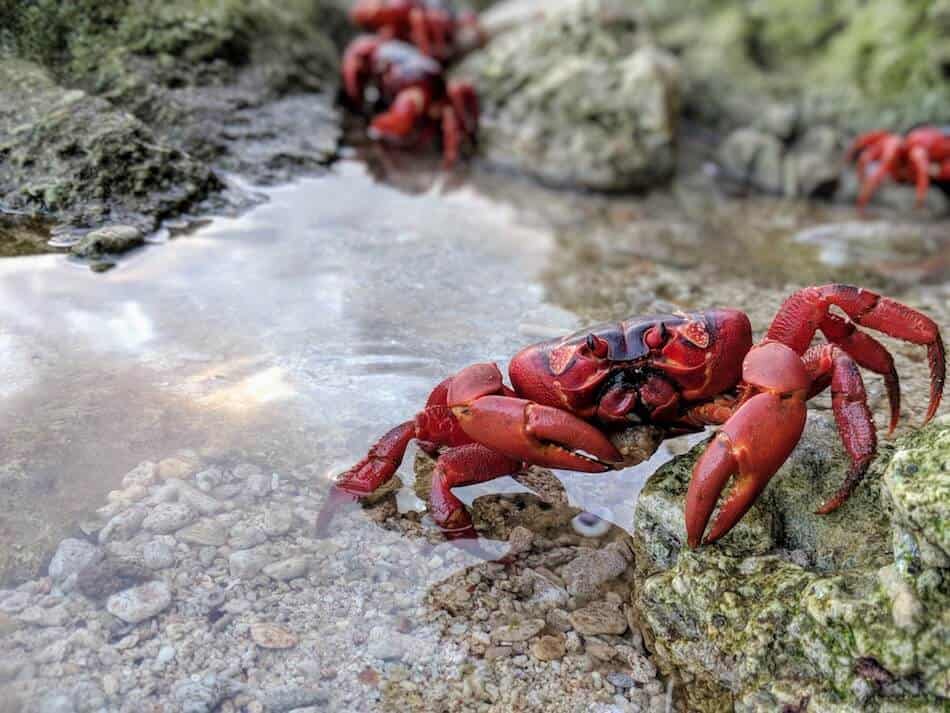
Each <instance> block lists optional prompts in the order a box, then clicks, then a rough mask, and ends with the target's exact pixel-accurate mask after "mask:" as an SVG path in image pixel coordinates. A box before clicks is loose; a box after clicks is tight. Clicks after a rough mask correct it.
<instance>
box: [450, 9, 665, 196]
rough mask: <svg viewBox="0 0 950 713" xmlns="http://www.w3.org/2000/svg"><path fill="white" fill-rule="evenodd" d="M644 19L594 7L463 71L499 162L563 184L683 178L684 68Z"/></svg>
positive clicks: (564, 16)
mask: <svg viewBox="0 0 950 713" xmlns="http://www.w3.org/2000/svg"><path fill="white" fill-rule="evenodd" d="M640 29H641V21H640V19H639V17H638V13H637V12H636V11H635V10H633V9H631V7H630V6H629V5H626V4H624V3H618V2H610V1H609V0H585V1H584V2H581V3H579V4H578V5H577V6H576V7H571V8H569V9H567V10H561V11H553V12H551V13H550V14H549V15H548V16H547V17H546V18H545V19H544V20H541V21H538V22H532V23H529V24H525V25H524V26H522V27H519V28H518V29H516V30H512V31H511V32H508V33H507V34H505V35H503V36H501V37H499V38H497V39H496V40H494V41H493V42H492V43H491V44H490V45H489V46H488V47H487V48H486V49H485V50H483V51H482V52H478V53H475V54H474V55H473V56H472V58H471V59H470V60H468V61H467V62H465V63H464V64H463V65H462V66H461V67H460V68H459V69H458V70H457V72H456V74H457V75H458V76H459V77H461V78H464V79H468V80H471V81H472V82H473V83H474V84H475V86H476V88H477V90H478V93H479V97H480V100H481V103H482V107H483V115H484V122H483V126H482V130H481V135H480V144H481V146H482V148H483V152H484V153H485V155H486V156H487V157H488V159H489V160H491V161H492V162H494V163H496V164H500V165H504V166H508V167H513V168H515V169H517V170H519V171H521V172H524V173H527V174H529V175H533V176H535V177H537V178H539V179H541V180H542V181H544V182H547V183H551V184H554V185H562V186H563V185H567V186H575V187H583V188H590V189H595V190H606V191H617V190H629V189H637V188H641V189H642V188H647V187H650V186H652V185H655V184H656V183H658V182H662V181H664V180H666V179H668V178H669V177H670V175H671V174H672V172H673V169H674V159H675V156H674V149H675V143H676V131H677V121H676V119H677V116H678V111H679V84H680V76H679V66H678V64H677V61H676V59H675V58H674V57H673V56H672V55H670V54H668V53H666V52H664V51H662V50H660V49H658V48H656V47H653V46H651V45H650V44H649V42H648V41H647V40H646V38H645V37H644V36H643V35H642V33H641V32H640Z"/></svg>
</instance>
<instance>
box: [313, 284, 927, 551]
mask: <svg viewBox="0 0 950 713" xmlns="http://www.w3.org/2000/svg"><path fill="white" fill-rule="evenodd" d="M832 307H836V308H838V309H839V310H841V312H843V313H844V315H846V316H841V315H839V314H836V313H834V312H832V311H831V308H832ZM859 326H863V327H866V328H870V329H874V330H877V331H880V332H883V333H884V334H887V335H890V336H892V337H895V338H898V339H902V340H905V341H908V342H911V343H914V344H920V345H924V346H926V347H927V350H928V357H929V362H930V406H929V409H928V412H927V420H928V421H929V420H930V419H931V418H932V417H933V416H934V414H935V412H936V410H937V407H938V406H939V404H940V400H941V396H942V394H943V385H944V378H945V363H944V345H943V341H942V340H941V336H940V332H939V330H938V328H937V325H936V324H935V323H934V322H933V321H932V320H931V319H930V318H929V317H927V316H926V315H924V314H922V313H920V312H918V311H916V310H914V309H911V308H910V307H907V306H905V305H903V304H901V303H899V302H896V301H894V300H891V299H888V298H887V297H882V296H880V295H877V294H875V293H874V292H870V291H868V290H865V289H861V288H859V287H853V286H850V285H838V284H834V285H825V286H822V287H807V288H805V289H802V290H800V291H798V292H796V293H794V294H793V295H792V296H791V297H789V298H788V299H787V300H786V301H785V303H784V304H783V305H782V307H781V308H780V309H779V311H778V314H776V316H775V318H774V320H773V321H772V324H771V326H770V327H769V329H768V331H767V333H766V335H765V337H764V339H762V341H760V342H759V343H758V344H755V345H753V343H752V329H751V326H750V324H749V319H748V317H747V316H746V315H745V313H743V312H740V311H738V310H734V309H710V310H705V311H702V312H693V313H689V314H684V313H678V314H669V315H658V316H651V317H632V318H630V319H626V320H624V321H622V322H618V323H611V324H602V325H598V326H595V327H591V328H589V329H586V330H583V331H581V332H578V333H576V334H572V335H569V336H567V337H563V338H559V339H553V340H550V341H546V342H542V343H540V344H535V345H533V346H529V347H527V348H525V349H523V350H521V351H520V352H518V354H516V355H515V356H514V358H513V359H512V360H511V363H510V365H509V376H510V378H511V386H510V387H509V386H507V385H505V383H504V382H503V379H502V374H501V372H500V371H499V369H498V367H497V366H496V365H495V364H476V365H474V366H470V367H467V368H465V369H463V370H462V371H461V372H459V373H458V374H456V375H455V376H453V377H450V378H449V379H446V380H445V381H443V382H442V383H440V384H439V385H438V386H436V387H435V389H434V390H433V391H432V393H431V394H430V396H429V399H428V402H427V403H426V406H425V408H424V409H423V410H422V411H420V412H419V413H418V414H417V415H416V416H415V418H413V419H412V420H410V421H406V422H405V423H403V424H400V425H399V426H396V427H395V428H393V429H392V430H391V431H389V432H388V433H386V434H385V435H384V436H383V437H382V438H381V439H380V440H379V441H378V442H377V443H376V444H375V445H374V446H373V447H372V448H371V449H370V451H369V454H368V455H367V456H366V457H365V458H364V459H363V460H361V461H360V462H359V463H357V464H356V465H355V466H353V467H352V468H350V469H349V470H348V471H346V472H345V473H344V474H343V475H342V477H341V478H340V479H339V480H338V481H337V482H336V484H335V485H334V486H333V488H332V490H331V493H330V496H329V498H328V500H327V502H326V503H325V504H324V506H323V509H322V510H321V512H320V515H319V516H318V519H317V530H318V533H320V534H322V535H326V534H328V533H329V527H330V524H331V520H332V518H333V514H334V512H335V511H336V510H337V509H338V508H339V507H340V506H341V505H342V504H344V503H345V502H347V501H352V500H358V499H359V498H361V497H363V496H366V495H368V494H370V493H372V492H373V491H374V490H376V489H377V488H378V487H379V486H380V485H382V484H383V483H385V482H386V481H387V480H389V479H390V478H391V477H392V476H393V474H394V473H395V472H396V469H397V468H398V467H399V464H400V462H401V461H402V458H403V455H404V454H405V451H406V447H407V446H408V444H409V442H410V441H412V440H413V439H416V440H418V441H419V442H420V447H422V448H423V449H424V450H426V451H427V452H429V453H430V454H433V455H437V456H438V460H437V462H436V468H435V471H434V473H433V475H432V488H431V494H430V497H429V512H430V514H431V516H432V518H433V519H434V520H435V522H436V523H437V524H438V525H439V526H440V527H441V528H442V529H443V531H444V533H445V534H446V536H447V537H448V538H450V539H462V540H463V541H464V540H468V539H473V538H475V537H476V533H475V530H474V527H473V525H472V520H471V518H470V516H469V514H468V512H467V511H466V510H465V507H464V506H463V504H462V502H461V501H460V500H459V499H458V498H456V497H455V495H453V494H452V488H453V487H456V486H461V485H469V484H472V483H479V482H484V481H488V480H492V479H494V478H498V477H500V476H503V475H508V474H512V473H517V472H518V471H520V470H521V469H523V468H525V467H526V466H529V465H537V466H543V467H549V468H563V469H568V470H575V471H582V472H587V473H599V472H604V471H607V470H611V469H615V468H620V467H622V460H623V458H622V456H621V454H620V453H619V452H618V451H617V449H616V448H615V447H614V445H613V444H612V443H611V441H610V439H609V438H608V436H609V435H610V433H611V431H616V430H622V429H624V428H628V427H629V426H630V425H631V424H637V423H650V424H656V425H660V426H662V427H664V428H665V429H666V431H667V432H668V433H669V434H671V435H674V434H680V433H684V432H691V431H700V430H702V429H703V428H704V427H706V426H707V425H712V424H722V428H720V429H719V431H718V433H717V434H716V435H715V437H714V438H713V439H712V440H711V441H710V442H709V443H708V445H707V446H706V450H705V452H704V453H703V455H702V456H701V457H700V458H699V460H698V461H697V462H696V464H695V466H694V469H693V475H692V480H691V482H690V485H689V490H688V492H687V495H686V507H685V513H686V514H685V517H686V532H687V539H688V543H689V545H690V546H691V547H697V546H699V545H700V544H701V543H704V542H705V543H710V542H714V541H716V540H718V539H719V538H720V537H722V536H723V535H725V534H726V533H727V532H729V530H730V529H731V528H732V527H733V526H734V525H735V524H736V523H737V522H738V521H739V520H740V519H741V518H742V516H743V515H744V514H745V512H746V511H747V510H748V509H749V508H750V507H751V506H752V504H753V503H754V502H755V500H756V498H757V497H758V496H759V494H760V493H761V492H762V490H763V489H764V488H765V486H766V485H767V484H768V482H769V479H770V478H771V477H772V476H773V475H774V474H775V472H776V471H777V470H778V469H779V468H780V467H781V465H782V463H784V462H785V460H786V459H787V458H788V456H789V454H790V453H791V452H792V450H793V449H794V448H795V445H796V444H797V443H798V441H799V439H800V438H801V435H802V431H803V429H804V426H805V414H806V401H807V400H808V399H810V398H812V397H814V396H816V395H817V394H819V393H821V392H822V391H824V390H825V389H827V388H829V387H830V388H831V399H832V407H833V412H834V416H835V419H836V421H837V424H838V430H839V433H840V436H841V439H842V441H843V443H844V447H845V450H846V451H847V453H848V456H849V457H850V460H851V467H850V470H849V471H848V473H847V475H846V477H845V479H844V482H843V484H842V485H841V487H840V488H839V489H838V491H837V492H836V493H835V494H833V495H831V496H830V497H829V498H828V499H827V500H826V502H825V503H824V505H822V506H821V507H820V508H819V510H818V512H819V513H829V512H832V511H833V510H836V509H837V508H839V507H840V506H841V505H842V504H843V503H844V502H845V501H846V500H847V499H848V497H849V496H850V494H851V492H852V491H853V490H854V488H855V487H856V486H857V484H858V483H859V482H860V481H861V479H862V477H863V476H864V474H865V472H866V471H867V469H868V466H869V464H870V463H871V461H872V460H873V458H874V456H875V454H876V451H877V436H876V431H875V427H874V421H873V418H872V415H871V411H870V409H869V408H868V404H867V396H866V394H865V390H864V384H863V380H862V377H861V372H860V369H859V367H863V368H865V369H868V370H870V371H872V372H874V373H877V374H880V375H882V376H883V377H884V383H885V385H886V389H887V395H888V399H889V402H890V429H891V430H893V429H894V427H895V426H896V424H897V420H898V417H899V415H900V387H899V382H898V376H897V372H896V370H895V367H894V362H893V359H892V358H891V355H890V353H889V352H888V351H887V349H886V348H885V347H884V346H883V345H882V344H881V343H880V342H878V341H877V340H876V339H874V338H873V337H872V336H870V335H869V334H867V333H866V332H864V331H862V330H861V329H859V328H858V327H859ZM817 331H821V332H822V334H824V336H825V338H826V339H827V342H826V343H819V344H814V345H812V341H813V339H814V336H815V333H816V332H817ZM730 479H733V480H734V484H733V486H732V487H731V489H730V492H729V494H728V495H726V497H725V499H724V500H723V502H722V504H721V505H720V507H719V513H718V515H717V516H716V518H715V520H714V521H713V523H712V525H711V527H709V528H708V532H707V526H708V525H709V521H710V519H712V515H713V512H714V510H715V509H716V505H717V502H718V500H719V497H720V495H721V493H722V492H723V490H724V489H725V488H726V485H727V483H728V482H729V481H730Z"/></svg>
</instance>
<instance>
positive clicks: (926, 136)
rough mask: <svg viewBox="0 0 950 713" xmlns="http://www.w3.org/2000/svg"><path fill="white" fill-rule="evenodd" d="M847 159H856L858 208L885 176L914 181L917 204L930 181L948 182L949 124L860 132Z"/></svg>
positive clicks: (949, 172)
mask: <svg viewBox="0 0 950 713" xmlns="http://www.w3.org/2000/svg"><path fill="white" fill-rule="evenodd" d="M848 160H851V161H854V160H856V161H857V168H858V177H859V178H860V179H861V193H860V194H859V195H858V206H859V207H860V208H862V209H863V208H864V206H866V205H867V203H868V201H870V200H871V197H872V196H873V195H874V192H875V191H876V190H877V189H878V188H879V187H880V185H881V184H882V183H883V182H884V181H885V180H886V179H887V178H892V179H893V180H895V181H899V182H900V183H913V184H915V185H916V186H917V205H918V206H920V205H921V204H923V202H924V198H925V197H926V196H927V190H928V189H929V187H930V184H931V182H935V183H938V184H942V183H948V184H950V127H947V126H945V127H939V128H938V127H936V126H918V127H916V128H913V129H911V130H910V131H908V132H907V133H906V134H904V135H901V134H893V133H890V132H888V131H871V132H868V133H866V134H861V135H860V136H859V137H858V138H857V139H855V140H854V143H852V144H851V147H850V148H849V149H848ZM869 169H871V172H870V174H869V173H868V170H869Z"/></svg>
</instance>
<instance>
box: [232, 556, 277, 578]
mask: <svg viewBox="0 0 950 713" xmlns="http://www.w3.org/2000/svg"><path fill="white" fill-rule="evenodd" d="M273 559H274V558H273V556H272V555H271V554H270V553H269V552H267V551H265V550H264V549H262V548H255V549H249V550H240V551H238V552H234V553H232V554H231V556H230V557H229V558H228V567H229V568H230V571H231V576H232V577H235V578H236V579H250V578H251V577H253V576H254V575H256V574H257V573H258V572H260V571H261V570H262V569H264V567H265V566H266V565H268V564H270V563H271V562H272V561H273Z"/></svg>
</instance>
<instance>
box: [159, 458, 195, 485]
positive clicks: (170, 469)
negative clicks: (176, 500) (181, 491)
mask: <svg viewBox="0 0 950 713" xmlns="http://www.w3.org/2000/svg"><path fill="white" fill-rule="evenodd" d="M197 469H198V464H197V463H196V462H195V461H194V460H192V459H190V458H179V457H172V458H165V459H164V460H162V461H161V462H159V464H158V477H159V478H161V479H162V480H173V481H177V480H184V479H185V478H190V477H191V476H192V475H194V473H195V471H196V470H197Z"/></svg>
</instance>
